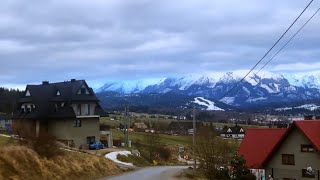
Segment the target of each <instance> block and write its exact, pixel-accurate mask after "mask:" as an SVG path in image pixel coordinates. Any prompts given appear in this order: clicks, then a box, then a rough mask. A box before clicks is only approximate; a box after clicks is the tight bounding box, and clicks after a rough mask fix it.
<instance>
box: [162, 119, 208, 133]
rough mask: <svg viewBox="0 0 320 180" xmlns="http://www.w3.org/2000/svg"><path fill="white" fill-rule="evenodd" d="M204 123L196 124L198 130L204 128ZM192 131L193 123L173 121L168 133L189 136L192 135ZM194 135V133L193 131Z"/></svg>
mask: <svg viewBox="0 0 320 180" xmlns="http://www.w3.org/2000/svg"><path fill="white" fill-rule="evenodd" d="M202 126H203V123H202V122H196V128H199V127H202ZM190 129H193V122H192V121H172V122H171V123H170V124H169V126H168V129H167V131H168V132H169V133H171V134H181V135H188V134H189V133H190ZM192 134H193V131H192Z"/></svg>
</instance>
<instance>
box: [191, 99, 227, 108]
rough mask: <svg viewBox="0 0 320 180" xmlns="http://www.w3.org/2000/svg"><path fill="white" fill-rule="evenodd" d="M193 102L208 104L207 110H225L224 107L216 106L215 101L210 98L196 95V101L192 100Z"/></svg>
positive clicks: (202, 104)
mask: <svg viewBox="0 0 320 180" xmlns="http://www.w3.org/2000/svg"><path fill="white" fill-rule="evenodd" d="M192 102H194V103H196V104H199V105H201V106H206V107H207V108H206V110H208V111H224V109H221V108H219V107H217V106H215V103H214V102H212V101H210V100H208V99H205V98H203V97H196V98H194V101H192Z"/></svg>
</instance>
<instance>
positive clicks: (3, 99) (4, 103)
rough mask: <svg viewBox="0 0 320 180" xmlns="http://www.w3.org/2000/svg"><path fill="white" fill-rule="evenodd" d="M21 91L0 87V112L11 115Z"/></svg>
mask: <svg viewBox="0 0 320 180" xmlns="http://www.w3.org/2000/svg"><path fill="white" fill-rule="evenodd" d="M21 95H22V91H19V90H16V89H7V88H2V87H0V112H4V113H11V112H12V111H13V109H14V108H15V104H16V101H17V99H18V97H19V96H21Z"/></svg>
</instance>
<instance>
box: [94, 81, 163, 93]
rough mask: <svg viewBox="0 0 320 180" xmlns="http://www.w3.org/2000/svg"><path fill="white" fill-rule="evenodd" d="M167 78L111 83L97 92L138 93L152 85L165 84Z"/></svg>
mask: <svg viewBox="0 0 320 180" xmlns="http://www.w3.org/2000/svg"><path fill="white" fill-rule="evenodd" d="M164 80H165V78H161V79H143V80H129V81H109V82H107V83H106V84H105V85H103V86H102V87H101V88H99V89H97V90H96V92H97V93H99V92H104V91H116V92H120V93H125V94H127V93H128V94H129V93H137V92H140V91H142V90H144V89H145V88H146V87H148V86H150V85H155V84H159V83H161V82H163V81H164Z"/></svg>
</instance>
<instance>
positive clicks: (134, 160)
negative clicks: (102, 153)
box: [117, 154, 150, 167]
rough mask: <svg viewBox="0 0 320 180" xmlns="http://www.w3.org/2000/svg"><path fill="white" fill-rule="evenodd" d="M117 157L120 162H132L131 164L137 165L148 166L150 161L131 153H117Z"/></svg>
mask: <svg viewBox="0 0 320 180" xmlns="http://www.w3.org/2000/svg"><path fill="white" fill-rule="evenodd" d="M117 159H119V160H120V161H122V162H128V163H132V164H133V165H135V166H138V167H145V166H150V163H149V162H148V161H147V160H146V159H144V158H143V157H140V156H135V155H131V154H129V155H128V156H126V155H120V154H119V155H118V156H117Z"/></svg>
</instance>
